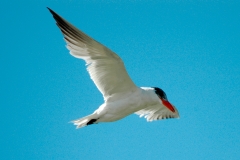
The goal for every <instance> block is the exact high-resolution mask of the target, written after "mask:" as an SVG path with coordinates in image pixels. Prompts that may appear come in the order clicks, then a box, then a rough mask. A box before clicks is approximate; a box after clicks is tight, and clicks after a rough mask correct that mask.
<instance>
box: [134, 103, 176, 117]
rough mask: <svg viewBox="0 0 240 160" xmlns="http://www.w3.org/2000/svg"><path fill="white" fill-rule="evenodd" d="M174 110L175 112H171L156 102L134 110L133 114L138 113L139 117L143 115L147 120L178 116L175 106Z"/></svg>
mask: <svg viewBox="0 0 240 160" xmlns="http://www.w3.org/2000/svg"><path fill="white" fill-rule="evenodd" d="M173 107H174V106H173ZM174 110H175V112H172V111H170V110H169V109H168V108H167V107H164V106H163V105H161V104H157V105H153V106H149V107H147V108H144V109H142V110H140V111H138V112H135V114H138V115H139V116H140V117H143V116H144V118H146V119H147V121H155V120H161V119H168V118H179V114H178V111H177V109H176V107H174Z"/></svg>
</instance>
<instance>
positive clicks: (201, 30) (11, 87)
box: [0, 0, 240, 160]
mask: <svg viewBox="0 0 240 160" xmlns="http://www.w3.org/2000/svg"><path fill="white" fill-rule="evenodd" d="M47 6H48V7H50V8H51V9H53V10H54V11H56V12H57V13H58V14H60V15H61V16H63V17H64V18H66V19H67V20H68V21H70V22H71V23H73V24H74V25H76V26H77V27H78V28H80V29H81V30H82V31H84V32H85V33H87V34H89V35H90V36H92V37H93V38H95V39H96V40H98V41H100V42H101V43H103V44H104V45H106V46H108V47H109V48H110V49H112V50H113V51H115V52H116V53H118V55H119V56H120V57H121V58H122V59H123V61H124V62H125V66H126V68H127V70H128V72H129V74H130V76H131V78H132V79H133V81H134V82H135V83H136V85H138V86H158V87H160V88H162V89H163V90H165V92H166V93H167V95H168V98H169V100H170V101H171V102H172V103H173V104H174V105H176V106H177V108H178V110H179V112H180V116H181V118H180V119H171V120H163V121H155V122H152V123H148V122H146V120H145V119H143V118H139V117H138V116H137V115H131V116H129V117H127V118H125V119H122V120H120V121H117V122H115V123H105V124H98V125H92V126H88V127H85V128H82V129H80V130H76V129H75V127H74V126H73V125H72V124H69V123H68V122H69V121H71V120H73V119H77V118H80V117H83V116H85V115H88V114H90V113H92V112H93V111H94V110H95V109H96V108H97V107H98V106H99V105H100V104H102V103H103V99H102V95H101V94H100V92H99V91H98V90H97V88H96V87H95V85H94V83H93V82H92V81H91V80H90V78H89V75H88V73H87V71H86V69H85V63H84V61H81V60H78V59H76V58H74V57H72V56H70V54H69V52H68V50H67V49H66V48H65V42H64V41H63V37H62V34H61V33H60V31H59V29H58V28H57V26H56V25H55V21H54V19H53V18H52V15H51V14H50V13H49V11H48V10H47V9H46V7H47ZM0 17H1V25H0V28H1V32H0V36H1V39H0V44H1V47H0V71H1V79H0V81H1V83H0V85H1V89H0V90H1V91H0V94H1V101H0V107H1V112H0V117H1V136H0V137H1V138H0V139H1V143H0V145H1V159H4V160H12V159H18V160H22V159H23V160H25V159H40V160H46V159H56V160H66V159H69V160H70V159H72V160H73V159H99V160H105V159H114V160H115V159H116V160H122V159H162V160H188V159H189V160H192V159H195V160H202V159H218V160H226V159H229V160H230V159H231V160H238V159H240V118H239V115H240V106H239V99H240V93H239V91H240V3H239V1H237V0H236V1H227V0H226V1H218V2H216V1H212V2H207V1H201V2H200V1H181V0H179V1H171V2H169V1H161V2H160V1H159V2H156V1H144V0H142V1H133V0H132V1H126V0H125V1H120V0H115V1H113V2H110V1H107V0H99V1H97V0H89V1H88V0H66V1H61V0H58V1H57V0H39V1H32V0H31V1H30V0H29V1H25V0H24V1H17V0H15V1H8V0H3V1H1V5H0Z"/></svg>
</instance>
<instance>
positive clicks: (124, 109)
mask: <svg viewBox="0 0 240 160" xmlns="http://www.w3.org/2000/svg"><path fill="white" fill-rule="evenodd" d="M148 103H149V99H148V97H146V96H145V95H143V94H141V93H140V94H137V95H136V94H132V95H129V96H126V98H124V99H119V100H115V101H112V102H106V103H104V104H103V105H102V106H100V107H99V108H98V109H97V110H96V112H97V113H98V114H99V115H100V116H99V120H98V122H112V121H117V120H119V119H122V118H124V117H126V116H128V115H130V114H132V113H134V112H137V111H139V110H141V109H143V108H145V107H146V106H148Z"/></svg>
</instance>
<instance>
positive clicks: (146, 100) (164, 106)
mask: <svg viewBox="0 0 240 160" xmlns="http://www.w3.org/2000/svg"><path fill="white" fill-rule="evenodd" d="M47 9H48V10H49V11H50V13H51V14H52V16H53V18H54V19H55V21H56V24H57V26H58V27H59V29H60V31H61V32H62V34H63V37H64V40H65V42H66V44H67V45H66V47H67V49H68V50H69V51H70V54H71V55H72V56H74V57H76V58H78V59H82V60H84V61H85V63H86V68H87V71H88V73H89V75H90V78H91V79H92V81H93V82H94V83H95V85H96V87H97V88H98V90H99V91H100V92H101V93H102V95H103V98H104V103H103V104H102V105H100V106H99V108H98V109H96V110H95V111H94V112H93V113H92V114H90V115H87V116H85V117H83V118H79V119H76V120H73V121H71V122H72V123H73V124H74V125H76V128H77V129H78V128H82V127H85V126H88V125H92V124H98V123H102V122H114V121H117V120H120V119H122V118H125V117H126V116H128V115H130V114H137V115H139V116H140V117H144V118H146V120H147V121H148V122H151V121H155V120H162V119H168V118H179V112H178V110H177V108H176V107H175V106H174V105H173V104H171V103H170V102H169V101H168V98H167V95H166V93H165V92H164V91H163V90H162V89H161V88H158V87H137V86H136V85H135V84H134V82H133V81H132V80H131V78H130V76H129V75H128V73H127V71H126V68H125V66H124V62H123V61H122V59H121V58H120V57H119V56H118V55H117V54H116V53H114V52H113V51H111V50H110V49H109V48H107V47H106V46H104V45H102V44H101V43H99V42H98V41H96V40H94V39H93V38H91V37H90V36H88V35H87V34H85V33H84V32H82V31H81V30H79V29H78V28H76V27H75V26H74V25H72V24H71V23H69V22H68V21H67V20H65V19H64V18H62V17H61V16H59V15H58V14H57V13H56V12H54V11H53V10H52V9H50V8H48V7H47Z"/></svg>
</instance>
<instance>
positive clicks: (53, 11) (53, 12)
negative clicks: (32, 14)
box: [47, 7, 56, 15]
mask: <svg viewBox="0 0 240 160" xmlns="http://www.w3.org/2000/svg"><path fill="white" fill-rule="evenodd" d="M47 9H48V10H49V11H50V12H51V13H52V14H53V15H54V14H56V13H55V12H54V11H53V10H51V9H50V8H48V7H47Z"/></svg>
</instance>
